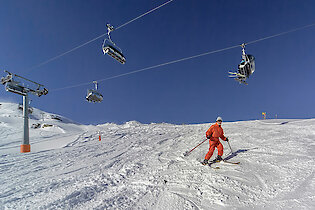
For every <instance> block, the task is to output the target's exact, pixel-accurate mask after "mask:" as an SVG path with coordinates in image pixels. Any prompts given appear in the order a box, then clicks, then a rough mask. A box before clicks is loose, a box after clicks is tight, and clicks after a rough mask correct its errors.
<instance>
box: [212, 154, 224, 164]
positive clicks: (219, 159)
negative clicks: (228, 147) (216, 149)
mask: <svg viewBox="0 0 315 210" xmlns="http://www.w3.org/2000/svg"><path fill="white" fill-rule="evenodd" d="M221 160H223V159H222V157H221V156H220V155H218V156H217V157H216V158H215V159H214V160H213V162H214V163H215V162H220V161H221Z"/></svg>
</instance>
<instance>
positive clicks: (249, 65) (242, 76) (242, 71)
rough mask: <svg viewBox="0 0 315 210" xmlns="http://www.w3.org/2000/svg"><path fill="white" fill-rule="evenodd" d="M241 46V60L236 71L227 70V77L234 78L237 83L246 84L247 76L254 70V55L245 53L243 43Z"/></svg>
mask: <svg viewBox="0 0 315 210" xmlns="http://www.w3.org/2000/svg"><path fill="white" fill-rule="evenodd" d="M241 47H242V60H241V62H240V64H238V71H237V72H229V74H230V75H229V77H232V78H234V79H235V80H236V81H238V82H239V83H243V84H246V85H247V83H246V79H248V78H249V76H250V75H252V74H253V73H254V71H255V57H254V56H253V55H250V54H246V53H245V44H242V45H241Z"/></svg>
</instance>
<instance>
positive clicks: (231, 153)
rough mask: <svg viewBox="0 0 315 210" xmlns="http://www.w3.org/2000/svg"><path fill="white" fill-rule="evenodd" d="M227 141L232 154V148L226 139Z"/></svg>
mask: <svg viewBox="0 0 315 210" xmlns="http://www.w3.org/2000/svg"><path fill="white" fill-rule="evenodd" d="M227 143H228V145H229V147H230V150H231V154H232V153H233V150H232V148H231V145H230V141H227Z"/></svg>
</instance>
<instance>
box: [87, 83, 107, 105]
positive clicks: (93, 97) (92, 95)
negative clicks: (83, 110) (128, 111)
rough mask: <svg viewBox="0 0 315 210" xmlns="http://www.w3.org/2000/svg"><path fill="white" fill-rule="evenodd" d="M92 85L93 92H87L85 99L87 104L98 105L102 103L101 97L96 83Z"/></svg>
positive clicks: (91, 90)
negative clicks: (96, 103)
mask: <svg viewBox="0 0 315 210" xmlns="http://www.w3.org/2000/svg"><path fill="white" fill-rule="evenodd" d="M93 83H94V84H95V90H94V89H89V90H87V95H86V97H85V98H86V100H87V101H88V102H93V103H95V102H98V103H100V102H102V101H103V95H102V94H100V93H99V92H98V91H97V89H98V85H97V81H93Z"/></svg>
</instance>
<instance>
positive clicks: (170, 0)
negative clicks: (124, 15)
mask: <svg viewBox="0 0 315 210" xmlns="http://www.w3.org/2000/svg"><path fill="white" fill-rule="evenodd" d="M172 1H174V0H169V1H167V2H165V3H164V4H161V5H160V6H158V7H155V8H154V9H151V10H150V11H148V12H146V13H144V14H142V15H140V16H138V17H136V18H134V19H132V20H130V21H128V22H126V23H124V24H122V25H120V26H118V27H116V28H115V30H118V29H120V28H122V27H124V26H126V25H128V24H129V23H132V22H133V21H135V20H137V19H139V18H142V17H143V16H145V15H147V14H149V13H151V12H153V11H155V10H157V9H159V8H161V7H163V6H164V5H166V4H168V3H171V2H172Z"/></svg>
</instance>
